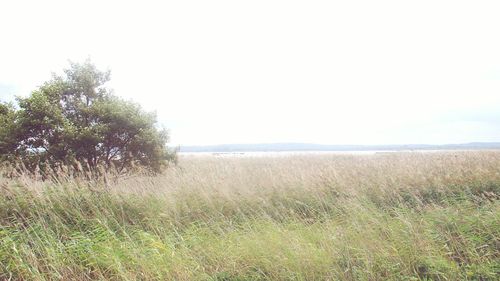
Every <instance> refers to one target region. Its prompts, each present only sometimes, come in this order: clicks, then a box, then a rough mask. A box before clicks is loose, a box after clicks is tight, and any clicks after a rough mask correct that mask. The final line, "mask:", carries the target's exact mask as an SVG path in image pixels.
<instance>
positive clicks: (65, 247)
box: [0, 151, 500, 280]
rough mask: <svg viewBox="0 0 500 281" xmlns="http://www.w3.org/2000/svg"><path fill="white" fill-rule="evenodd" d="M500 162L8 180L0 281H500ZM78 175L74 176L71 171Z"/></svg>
mask: <svg viewBox="0 0 500 281" xmlns="http://www.w3.org/2000/svg"><path fill="white" fill-rule="evenodd" d="M499 167H500V152H495V151H480V152H443V153H441V152H440V153H391V154H375V155H302V156H300V155H295V156H280V157H209V156H206V157H195V156H184V157H182V156H181V157H179V163H178V165H177V166H174V167H171V168H169V169H168V170H166V171H165V172H164V173H163V174H161V175H155V176H152V175H145V174H129V175H126V176H117V175H108V176H107V180H106V181H104V180H101V179H102V177H100V179H99V180H89V178H88V177H86V176H74V173H73V174H71V175H70V174H67V175H66V176H65V174H64V173H65V172H64V170H62V171H61V172H60V173H61V174H60V175H58V176H57V177H51V179H50V180H41V179H40V178H36V177H34V176H33V175H32V174H30V173H26V174H23V173H21V174H19V175H16V176H15V177H3V178H0V280H9V279H11V280H497V279H496V278H497V277H498V276H499V274H500V215H499V214H500V203H499V202H500V200H499V199H500V168H499ZM67 173H69V172H67Z"/></svg>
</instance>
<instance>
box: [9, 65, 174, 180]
mask: <svg viewBox="0 0 500 281" xmlns="http://www.w3.org/2000/svg"><path fill="white" fill-rule="evenodd" d="M109 79H110V72H109V71H104V72H103V71H99V70H98V69H97V68H96V67H95V66H94V65H93V64H92V63H91V62H90V61H89V60H87V61H85V62H84V63H82V64H79V63H70V67H69V68H68V69H66V70H65V71H64V75H63V76H58V75H53V77H52V79H51V80H50V81H48V82H46V83H44V84H43V85H42V86H41V87H39V88H38V89H37V90H35V91H33V92H32V93H31V95H30V96H29V97H27V98H17V102H18V107H19V108H18V109H17V110H16V109H15V108H14V107H13V106H12V105H9V104H3V105H2V106H0V124H6V123H10V124H13V125H12V126H10V127H8V128H3V129H0V153H2V155H3V158H4V159H6V158H8V157H11V156H13V155H14V156H16V157H19V158H21V159H23V161H24V162H26V163H34V162H36V163H42V164H48V165H54V164H55V163H65V164H71V163H73V162H74V161H75V160H76V161H79V162H83V163H85V164H86V165H88V167H89V168H90V169H95V168H97V167H98V166H104V167H106V168H109V167H111V166H115V167H116V168H117V169H118V170H119V171H123V170H126V169H128V168H130V167H132V166H134V165H140V166H143V167H145V168H147V169H149V170H152V171H155V172H157V171H160V170H161V168H162V167H163V166H165V165H166V164H167V163H168V162H169V161H171V160H173V159H174V157H175V155H174V154H173V153H172V152H170V151H169V150H168V149H167V147H166V142H167V140H168V134H167V131H166V130H165V129H158V128H157V126H156V124H157V120H156V114H155V113H149V112H145V111H144V110H143V109H142V108H141V107H140V105H138V104H136V103H133V102H130V101H126V100H123V99H121V98H119V97H117V96H115V95H113V94H112V93H111V91H110V90H109V89H108V88H106V86H105V84H106V82H108V81H109ZM13 143H14V145H13ZM33 159H34V160H33ZM26 163H25V164H26Z"/></svg>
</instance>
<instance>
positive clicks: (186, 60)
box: [0, 0, 500, 144]
mask: <svg viewBox="0 0 500 281" xmlns="http://www.w3.org/2000/svg"><path fill="white" fill-rule="evenodd" d="M499 15H500V1H478V0H476V1H457V0H451V1H439V0H432V1H422V0H420V1H402V0H395V1H372V0H367V1H311V0H309V1H292V0H285V1H272V0H264V1H260V0H252V1H237V0H228V1H206V0H201V1H188V0H182V1H144V0H142V1H67V0H66V1H19V0H17V1H3V0H0V97H1V98H2V99H3V100H6V99H11V97H12V95H13V94H16V95H27V94H29V92H30V91H31V90H33V89H35V88H36V86H37V85H40V84H41V83H42V82H43V81H46V80H48V79H49V78H50V73H51V72H54V71H55V72H59V71H61V70H62V69H63V68H64V67H66V66H67V65H68V64H67V61H68V59H69V60H73V61H83V60H84V59H85V58H87V57H90V58H91V59H92V60H93V61H94V62H95V63H96V64H97V65H98V67H100V68H102V69H107V68H109V69H111V71H112V81H111V83H110V86H111V87H112V88H113V89H114V90H115V93H116V94H118V95H121V96H123V97H126V98H128V99H133V100H135V101H138V102H140V103H141V104H142V105H143V106H144V107H145V108H146V109H148V110H156V111H157V113H158V117H159V120H160V122H161V123H162V124H164V125H165V126H166V127H167V128H169V129H170V131H171V139H172V142H173V143H176V144H216V143H254V142H257V143H262V142H313V143H325V144H384V143H385V144H397V143H430V144H434V143H460V142H471V141H500V16H499Z"/></svg>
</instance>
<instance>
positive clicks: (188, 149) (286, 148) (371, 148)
mask: <svg viewBox="0 0 500 281" xmlns="http://www.w3.org/2000/svg"><path fill="white" fill-rule="evenodd" d="M497 149H500V142H474V143H464V144H443V145H429V144H405V145H324V144H307V143H271V144H221V145H206V146H180V147H178V151H179V153H234V154H237V153H254V152H258V153H264V152H292V153H293V152H346V153H352V152H369V153H370V152H412V151H456V150H497Z"/></svg>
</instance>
